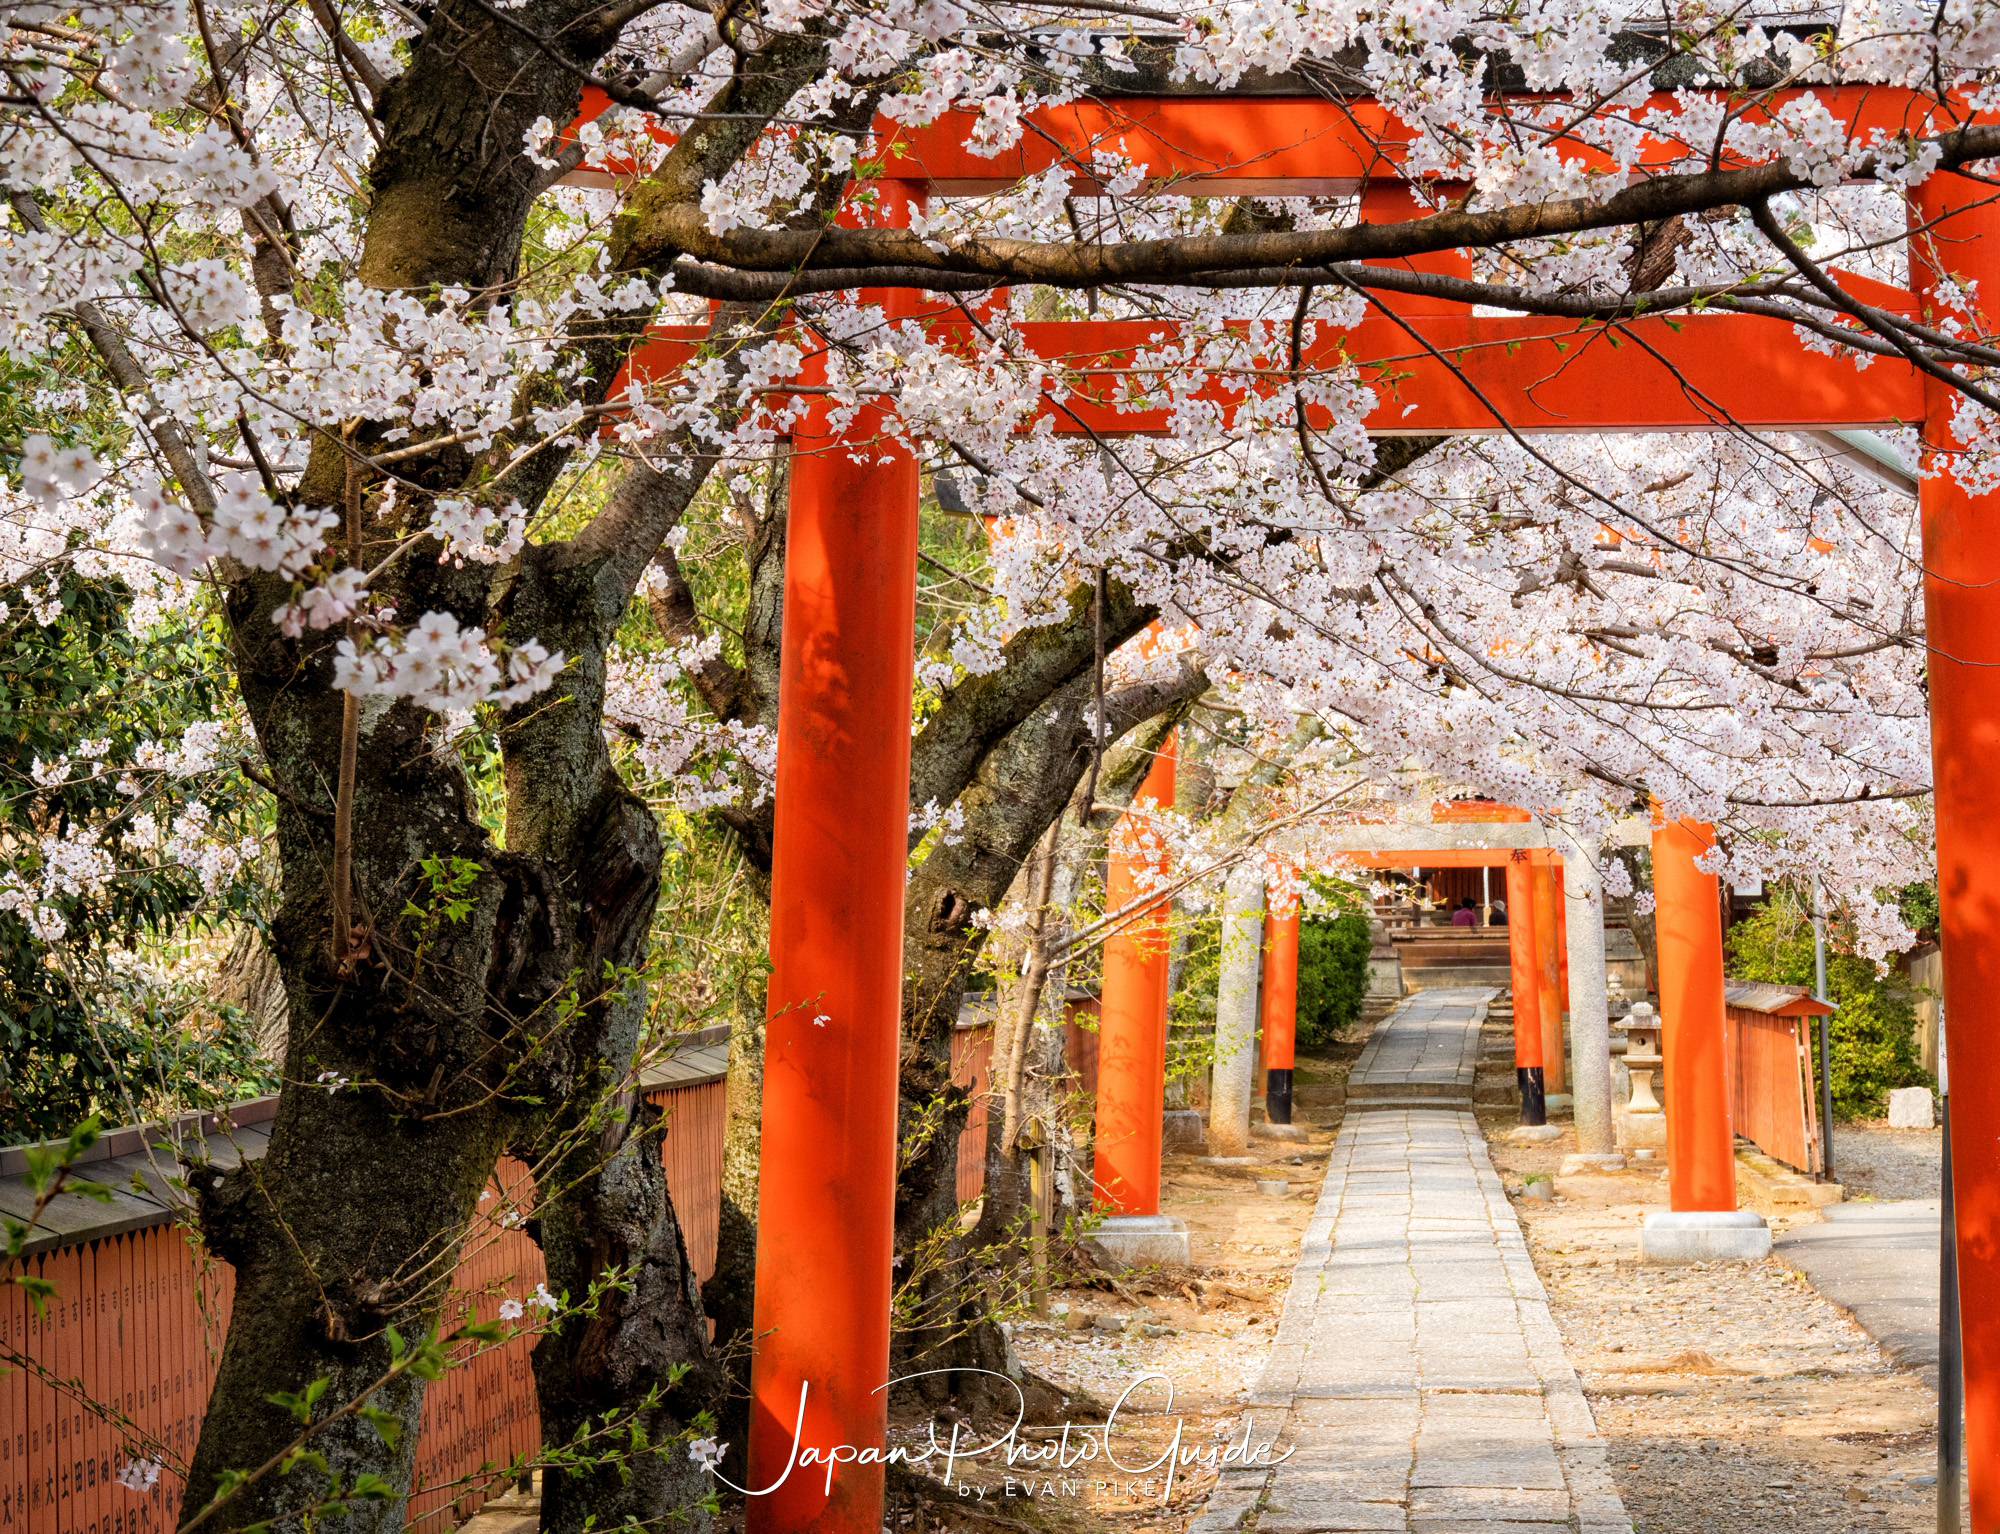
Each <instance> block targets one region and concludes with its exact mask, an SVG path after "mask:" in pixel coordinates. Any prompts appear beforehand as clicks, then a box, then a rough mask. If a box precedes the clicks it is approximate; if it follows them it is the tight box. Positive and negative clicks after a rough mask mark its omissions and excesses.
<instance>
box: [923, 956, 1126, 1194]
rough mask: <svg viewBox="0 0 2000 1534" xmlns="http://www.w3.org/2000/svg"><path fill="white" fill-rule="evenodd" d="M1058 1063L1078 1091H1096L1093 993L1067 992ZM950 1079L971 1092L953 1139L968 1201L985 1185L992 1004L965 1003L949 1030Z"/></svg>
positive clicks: (961, 1187)
mask: <svg viewBox="0 0 2000 1534" xmlns="http://www.w3.org/2000/svg"><path fill="white" fill-rule="evenodd" d="M1063 1015H1064V1017H1065V1018H1066V1019H1067V1021H1066V1023H1065V1025H1064V1031H1063V1063H1064V1064H1065V1065H1067V1066H1068V1067H1069V1071H1070V1074H1071V1076H1073V1077H1074V1078H1075V1080H1074V1082H1073V1086H1074V1089H1075V1090H1076V1091H1078V1092H1080V1093H1085V1094H1095V1093H1096V1091H1097V998H1096V997H1095V996H1091V995H1088V994H1087V993H1085V992H1083V991H1072V992H1070V994H1069V997H1068V999H1067V1000H1066V1001H1065V1002H1064V1003H1063ZM951 1079H952V1084H953V1085H954V1086H961V1087H964V1088H965V1089H966V1090H967V1091H969V1092H971V1093H972V1111H971V1112H970V1113H969V1114H967V1115H966V1120H965V1132H964V1133H963V1134H961V1135H960V1136H959V1138H958V1201H959V1202H960V1203H961V1204H967V1203H970V1202H971V1201H972V1200H973V1199H976V1198H978V1197H979V1195H980V1194H981V1193H983V1192H984V1191H985V1190H986V1125H987V1117H988V1111H989V1108H990V1107H991V1105H992V1102H993V1091H992V1088H993V1009H992V1004H991V1002H990V1001H987V1000H984V999H983V998H982V999H981V1000H980V1001H974V1002H970V1003H968V1004H967V1005H966V1006H965V1008H964V1009H963V1010H961V1011H960V1013H959V1016H958V1025H957V1026H956V1027H955V1028H954V1029H953V1030H952V1034H951Z"/></svg>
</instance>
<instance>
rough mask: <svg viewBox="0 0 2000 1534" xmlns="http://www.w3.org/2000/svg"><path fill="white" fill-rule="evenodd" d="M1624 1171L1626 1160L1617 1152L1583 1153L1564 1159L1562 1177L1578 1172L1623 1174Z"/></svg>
mask: <svg viewBox="0 0 2000 1534" xmlns="http://www.w3.org/2000/svg"><path fill="white" fill-rule="evenodd" d="M1624 1170H1625V1158H1624V1157H1623V1156H1621V1155H1619V1154H1618V1153H1617V1152H1616V1151H1581V1152H1579V1153H1577V1154H1576V1155H1574V1156H1565V1157H1563V1160H1562V1174H1561V1175H1563V1176H1564V1177H1569V1176H1573V1175H1574V1174H1576V1173H1578V1172H1622V1171H1624Z"/></svg>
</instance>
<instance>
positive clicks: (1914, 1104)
mask: <svg viewBox="0 0 2000 1534" xmlns="http://www.w3.org/2000/svg"><path fill="white" fill-rule="evenodd" d="M1889 1127H1890V1128H1891V1129H1935V1128H1937V1100H1936V1099H1935V1098H1933V1097H1932V1096H1931V1089H1930V1088H1929V1087H1897V1088H1896V1089H1895V1090H1894V1091H1893V1092H1891V1093H1890V1094H1889Z"/></svg>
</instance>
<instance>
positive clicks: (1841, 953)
mask: <svg viewBox="0 0 2000 1534" xmlns="http://www.w3.org/2000/svg"><path fill="white" fill-rule="evenodd" d="M1828 925H1829V929H1830V930H1829V932H1828V934H1827V954H1826V989H1827V996H1828V999H1830V1000H1831V1001H1832V1002H1833V1004H1834V1005H1835V1006H1836V1007H1837V1008H1838V1009H1839V1010H1838V1011H1836V1012H1835V1013H1834V1014H1833V1018H1832V1035H1833V1111H1834V1115H1835V1117H1837V1118H1879V1117H1880V1116H1881V1115H1882V1114H1883V1113H1884V1112H1885V1111H1886V1110H1887V1105H1888V1094H1889V1092H1890V1090H1891V1089H1892V1088H1895V1087H1914V1086H1923V1085H1925V1084H1927V1083H1928V1082H1929V1081H1930V1079H1931V1078H1930V1077H1929V1075H1927V1074H1926V1073H1925V1071H1924V1068H1923V1067H1922V1065H1920V1064H1919V1063H1918V1060H1917V1045H1916V1034H1915V1029H1916V1021H1917V1012H1916V1005H1915V1000H1914V998H1913V997H1912V995H1911V994H1910V989H1909V987H1908V986H1907V985H1905V984H1903V983H1901V982H1899V981H1898V980H1897V979H1896V977H1895V976H1893V975H1883V974H1880V973H1878V972H1877V971H1876V968H1875V966H1874V965H1873V964H1872V963H1870V962H1869V961H1868V960H1866V959H1863V958H1861V957H1859V956H1857V955H1856V954H1854V953H1852V952H1848V951H1845V950H1846V949H1847V948H1848V947H1849V946H1850V945H1849V944H1848V943H1847V942H1845V941H1844V940H1843V935H1842V932H1841V927H1840V923H1839V921H1838V920H1837V919H1836V920H1833V921H1830V922H1829V923H1828ZM1728 946H1729V977H1730V978H1731V979H1732V980H1768V981H1776V982H1778V983H1780V984H1784V985H1804V986H1810V985H1811V984H1812V983H1813V937H1812V919H1811V917H1810V915H1809V914H1808V910H1807V907H1806V904H1805V901H1804V898H1803V897H1802V896H1801V895H1800V894H1799V892H1797V891H1795V890H1792V889H1790V888H1788V887H1784V886H1780V887H1778V888H1777V889H1775V890H1774V891H1773V893H1772V895H1771V898H1770V900H1769V901H1767V902H1766V903H1765V904H1764V905H1763V906H1761V907H1760V908H1759V909H1758V910H1757V912H1756V913H1755V914H1754V915H1752V916H1748V917H1745V918H1744V919H1743V920H1742V921H1739V922H1737V923H1736V924H1735V925H1734V926H1733V927H1731V928H1730V929H1729V937H1728ZM1818 1049H1819V1040H1818V1029H1816V1028H1815V1029H1814V1030H1813V1051H1814V1062H1813V1069H1814V1070H1815V1071H1817V1070H1818V1069H1819V1062H1818Z"/></svg>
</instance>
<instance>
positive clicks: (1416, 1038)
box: [1347, 989, 1499, 1107]
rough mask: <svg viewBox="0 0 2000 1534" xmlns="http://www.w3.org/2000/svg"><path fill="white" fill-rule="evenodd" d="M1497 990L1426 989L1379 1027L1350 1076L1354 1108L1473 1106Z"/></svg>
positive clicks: (1388, 1017) (1348, 1088)
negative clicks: (1482, 1042)
mask: <svg viewBox="0 0 2000 1534" xmlns="http://www.w3.org/2000/svg"><path fill="white" fill-rule="evenodd" d="M1498 994H1499V993H1498V992H1496V991H1491V990H1447V989H1439V990H1434V991H1420V992H1418V993H1417V994H1416V995H1415V996H1412V997H1410V998H1409V999H1408V1000H1407V1001H1405V1002H1403V1003H1402V1004H1401V1005H1400V1006H1398V1007H1397V1008H1396V1009H1395V1010H1394V1011H1393V1012H1391V1013H1390V1014H1389V1015H1388V1016H1387V1017H1385V1018H1383V1019H1382V1021H1381V1023H1379V1024H1378V1025H1377V1026H1376V1029H1375V1034H1374V1037H1372V1038H1371V1039H1369V1041H1368V1044H1367V1047H1366V1048H1365V1049H1363V1050H1362V1051H1361V1058H1360V1059H1359V1060H1357V1061H1355V1062H1354V1069H1353V1070H1352V1071H1350V1072H1349V1073H1348V1077H1347V1101H1348V1104H1349V1106H1350V1107H1354V1106H1368V1105H1370V1104H1372V1103H1375V1102H1383V1101H1393V1102H1398V1103H1404V1104H1415V1103H1420V1102H1440V1103H1452V1104H1457V1103H1461V1102H1462V1103H1465V1104H1467V1105H1468V1106H1469V1105H1470V1104H1471V1102H1472V1087H1473V1080H1474V1077H1475V1075H1476V1069H1477V1066H1478V1061H1479V1025H1480V1023H1482V1022H1484V1021H1485V1018H1486V1005H1487V1003H1488V1002H1490V1001H1491V1000H1492V999H1493V998H1494V996H1496V995H1498Z"/></svg>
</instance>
